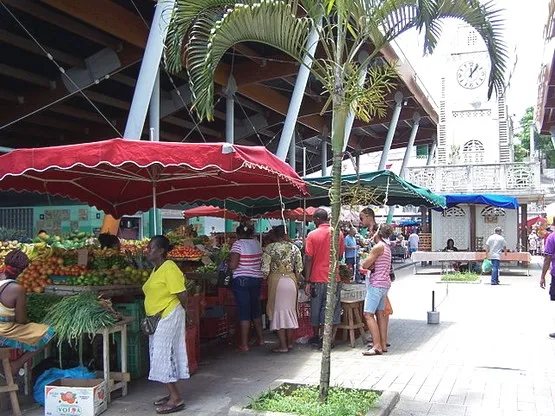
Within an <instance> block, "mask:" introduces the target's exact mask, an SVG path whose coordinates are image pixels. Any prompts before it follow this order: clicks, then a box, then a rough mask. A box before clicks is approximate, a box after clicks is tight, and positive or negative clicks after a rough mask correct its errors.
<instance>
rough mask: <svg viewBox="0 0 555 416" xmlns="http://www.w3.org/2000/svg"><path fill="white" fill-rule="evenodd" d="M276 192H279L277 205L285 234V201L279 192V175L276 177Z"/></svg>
mask: <svg viewBox="0 0 555 416" xmlns="http://www.w3.org/2000/svg"><path fill="white" fill-rule="evenodd" d="M277 185H278V192H279V206H280V209H281V221H282V223H283V227H284V228H285V233H286V234H287V232H288V231H287V223H286V222H285V203H284V202H283V195H282V194H281V183H280V182H279V176H278V178H277Z"/></svg>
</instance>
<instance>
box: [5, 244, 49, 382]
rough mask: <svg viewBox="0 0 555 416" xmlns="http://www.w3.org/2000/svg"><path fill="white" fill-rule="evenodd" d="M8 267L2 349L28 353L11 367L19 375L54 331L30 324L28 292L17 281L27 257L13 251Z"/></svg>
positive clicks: (9, 255)
mask: <svg viewBox="0 0 555 416" xmlns="http://www.w3.org/2000/svg"><path fill="white" fill-rule="evenodd" d="M4 263H5V265H6V267H5V270H4V271H3V272H2V273H0V346H1V347H5V348H17V349H19V350H22V351H25V353H24V354H23V355H22V356H21V357H20V358H18V359H17V360H14V361H12V362H11V363H10V364H11V370H12V374H13V375H15V374H17V372H18V371H19V370H20V369H21V368H22V367H23V364H25V363H26V362H27V361H29V360H30V359H31V358H33V356H35V355H36V354H37V353H39V352H40V351H41V350H43V349H44V347H46V345H47V344H48V342H49V341H50V340H51V339H52V337H53V336H54V331H53V330H52V328H50V327H49V326H47V325H43V324H37V323H33V322H28V320H27V296H26V294H25V288H23V286H21V285H19V284H18V283H17V282H16V281H15V279H16V278H17V276H19V275H20V274H21V273H22V272H23V270H25V269H26V268H27V266H28V265H29V259H28V258H27V255H26V254H25V253H23V252H22V251H20V250H12V251H10V252H9V253H8V255H7V256H6V258H5V259H4Z"/></svg>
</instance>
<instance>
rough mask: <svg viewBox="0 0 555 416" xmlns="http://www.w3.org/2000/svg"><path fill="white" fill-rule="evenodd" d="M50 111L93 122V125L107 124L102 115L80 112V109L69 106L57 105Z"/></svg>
mask: <svg viewBox="0 0 555 416" xmlns="http://www.w3.org/2000/svg"><path fill="white" fill-rule="evenodd" d="M49 110H50V111H51V112H54V113H57V114H62V115H66V116H70V117H75V118H79V119H82V120H87V121H92V122H93V123H98V124H106V120H104V118H103V117H102V116H101V115H100V114H96V113H91V112H90V111H85V110H80V109H78V108H75V107H70V106H67V105H55V106H53V107H51V108H49ZM110 121H111V120H110Z"/></svg>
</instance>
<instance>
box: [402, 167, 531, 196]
mask: <svg viewBox="0 0 555 416" xmlns="http://www.w3.org/2000/svg"><path fill="white" fill-rule="evenodd" d="M405 178H407V180H408V181H409V182H412V183H413V184H415V185H419V186H423V187H425V188H429V189H431V190H432V191H434V192H436V193H475V192H481V193H502V192H506V193H509V194H515V193H522V194H529V193H539V192H540V164H539V163H497V164H480V165H445V166H423V167H410V168H406V169H405Z"/></svg>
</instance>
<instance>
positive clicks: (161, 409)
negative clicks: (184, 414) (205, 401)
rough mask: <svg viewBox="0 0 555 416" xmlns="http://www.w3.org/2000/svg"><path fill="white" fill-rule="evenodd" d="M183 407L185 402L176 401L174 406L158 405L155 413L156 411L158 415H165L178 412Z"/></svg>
mask: <svg viewBox="0 0 555 416" xmlns="http://www.w3.org/2000/svg"><path fill="white" fill-rule="evenodd" d="M183 409H185V402H181V403H178V404H176V405H175V406H171V405H166V406H162V407H158V408H156V413H158V414H159V415H167V414H170V413H175V412H180V411H181V410H183Z"/></svg>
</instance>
